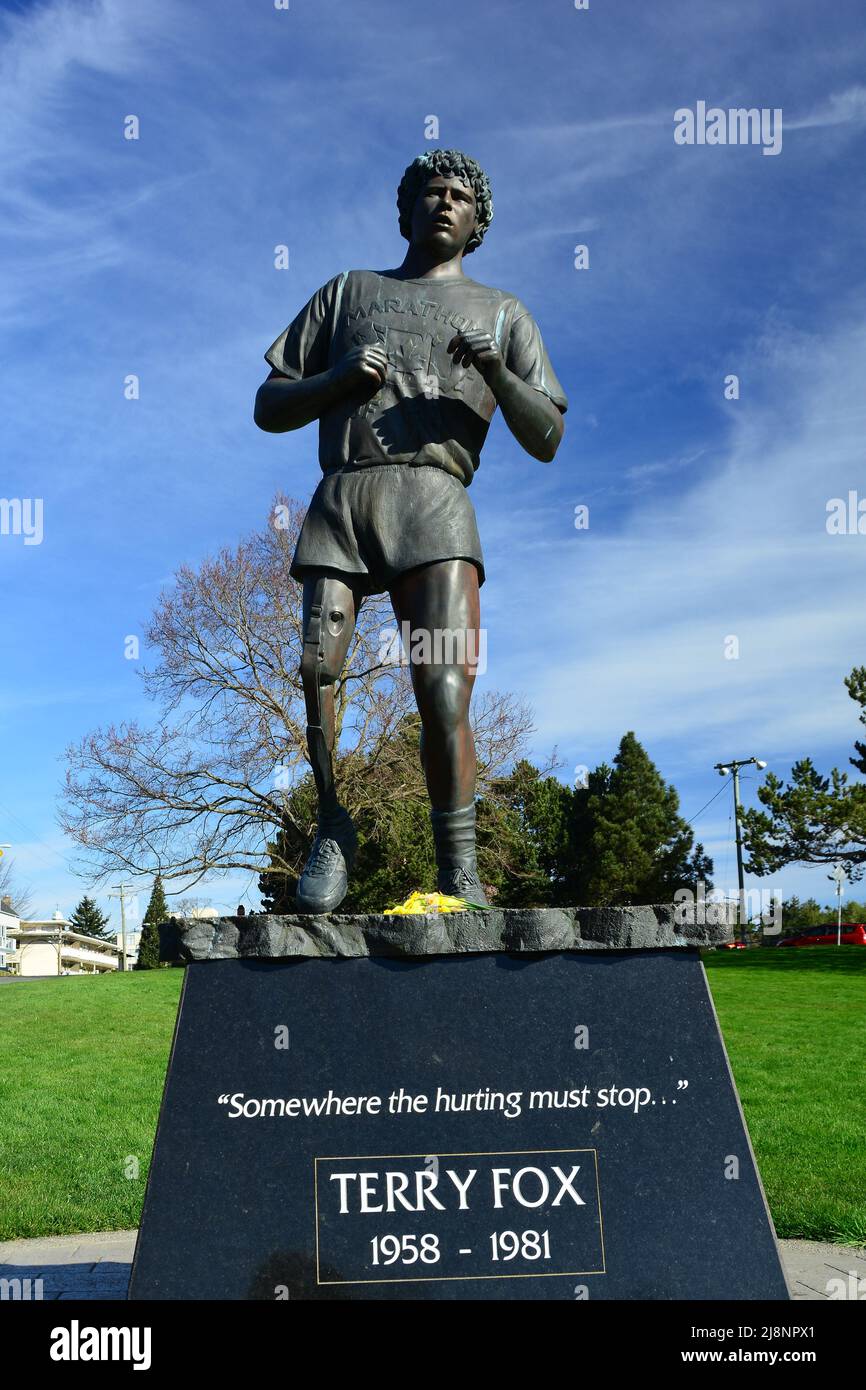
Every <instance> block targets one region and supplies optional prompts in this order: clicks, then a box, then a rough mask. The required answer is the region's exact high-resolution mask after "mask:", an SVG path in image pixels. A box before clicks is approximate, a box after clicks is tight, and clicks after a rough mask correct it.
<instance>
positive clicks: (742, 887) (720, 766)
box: [714, 758, 767, 940]
mask: <svg viewBox="0 0 866 1390" xmlns="http://www.w3.org/2000/svg"><path fill="white" fill-rule="evenodd" d="M753 764H754V766H755V767H757V768H764V767H766V766H767V764H766V762H765V761H764V760H763V758H732V759H731V761H730V762H729V763H715V764H714V766H715V769H716V772H717V773H718V774H719V776H720V777H727V776H728V775H729V773H733V777H734V835H735V837H736V841H737V886H738V888H739V903H738V913H737V916H738V919H739V924H740V936H741V937H742V939H743V940H745V936H746V881H745V877H744V875H743V837H742V833H741V831H740V810H741V806H740V768H741V767H751V766H752V765H753Z"/></svg>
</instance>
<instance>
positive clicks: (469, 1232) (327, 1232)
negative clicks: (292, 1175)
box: [315, 1149, 604, 1284]
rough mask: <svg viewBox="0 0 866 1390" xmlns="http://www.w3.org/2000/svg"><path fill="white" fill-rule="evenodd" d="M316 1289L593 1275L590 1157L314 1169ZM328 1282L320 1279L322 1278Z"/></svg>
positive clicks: (358, 1161)
mask: <svg viewBox="0 0 866 1390" xmlns="http://www.w3.org/2000/svg"><path fill="white" fill-rule="evenodd" d="M315 1165H316V1173H315V1201H316V1258H317V1278H318V1280H319V1282H320V1283H346V1284H355V1283H396V1282H402V1281H404V1280H412V1281H413V1282H417V1281H418V1280H428V1279H431V1280H432V1279H452V1280H453V1279H509V1278H515V1277H516V1278H525V1279H533V1278H534V1279H539V1278H544V1277H545V1276H547V1277H549V1276H551V1275H568V1274H601V1273H603V1272H604V1242H603V1237H602V1222H601V1204H600V1199H599V1181H598V1165H597V1155H596V1152H595V1150H594V1149H562V1150H559V1149H557V1150H552V1151H549V1152H547V1151H543V1150H541V1151H538V1150H528V1151H520V1152H516V1153H508V1152H505V1153H475V1154H406V1155H403V1156H395V1155H393V1154H386V1155H382V1156H373V1157H370V1156H363V1157H360V1158H317V1159H316V1160H315ZM323 1266H324V1267H326V1268H329V1269H338V1270H339V1271H340V1278H339V1279H338V1280H334V1279H328V1278H322V1267H323Z"/></svg>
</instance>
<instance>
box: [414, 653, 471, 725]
mask: <svg viewBox="0 0 866 1390" xmlns="http://www.w3.org/2000/svg"><path fill="white" fill-rule="evenodd" d="M421 669H422V670H423V674H422V675H421V676H420V679H419V681H418V707H419V709H420V711H421V718H422V719H423V720H424V721H425V723H427V722H429V723H431V724H434V725H435V726H436V727H438V728H446V729H455V728H457V727H459V725H461V724H462V723H463V722H464V720H465V719H466V717H467V715H468V713H469V701H470V699H471V697H472V681H471V679H470V678H469V677H468V676H466V675H465V674H464V672H463V671H461V670H460V669H459V667H455V666H428V667H424V668H421Z"/></svg>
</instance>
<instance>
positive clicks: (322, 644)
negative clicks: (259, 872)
mask: <svg viewBox="0 0 866 1390" xmlns="http://www.w3.org/2000/svg"><path fill="white" fill-rule="evenodd" d="M328 589H329V581H328V579H327V577H324V576H323V577H320V578H319V579H318V580H317V581H316V587H315V591H314V594H313V601H312V603H311V605H310V611H309V618H308V620H307V623H306V627H305V630H304V649H303V653H302V656H301V681H302V684H303V687H304V701H305V704H306V711H307V749H308V751H309V755H310V766H311V767H312V769H313V779H314V781H315V783H316V791H317V792H318V799H319V806H318V830H317V834H316V838H315V840H314V841H313V847H312V850H311V852H310V857H309V859H308V860H307V863H306V865H305V867H304V872H303V873H302V875H301V878H300V880H299V883H298V892H297V904H298V906H299V907H300V908H302V910H305V911H307V912H333V911H334V909H335V908H336V907H339V905H340V903H341V902H342V901H343V898H344V897H345V896H346V891H347V888H348V876H349V870H350V869H351V866H352V861H353V859H354V856H355V851H356V849H357V843H358V839H357V835H356V833H355V827H354V825H353V824H352V819H351V817H350V815H349V813H348V811H346V810H345V808H344V807H343V806H341V805H340V803H339V801H338V800H337V789H336V782H335V779H334V761H333V750H334V740H335V728H334V691H333V683H334V681H335V680H336V678H337V676H338V675H339V669H338V668H339V667H341V666H342V663H343V660H344V659H345V651H344V650H343V644H344V639H343V637H342V634H343V629H344V627H345V622H346V615H345V613H344V612H343V611H342V609H341V605H340V604H339V603H334V604H332V603H329V602H328V600H329V597H330V595H329V593H328ZM323 614H324V615H325V616H324V618H323Z"/></svg>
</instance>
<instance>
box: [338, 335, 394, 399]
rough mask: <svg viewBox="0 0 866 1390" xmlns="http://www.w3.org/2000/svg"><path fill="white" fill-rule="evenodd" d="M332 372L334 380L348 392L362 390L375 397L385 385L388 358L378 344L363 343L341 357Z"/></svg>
mask: <svg viewBox="0 0 866 1390" xmlns="http://www.w3.org/2000/svg"><path fill="white" fill-rule="evenodd" d="M332 370H333V377H334V380H335V381H337V382H339V383H340V385H341V386H344V387H345V389H346V391H347V392H353V391H357V390H359V389H361V390H366V392H367V394H368V395H370V396H373V395H375V393H376V392H377V391H378V390H379V387H380V386H384V384H385V378H386V376H387V375H388V357H387V355H386V353H385V349H384V348H383V347H380V346H379V344H378V343H362V344H361V346H360V347H356V348H352V349H351V351H350V352H347V353H346V355H345V357H341V358H340V360H339V361H338V362H336V363H335V364H334V367H333V369H332Z"/></svg>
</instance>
